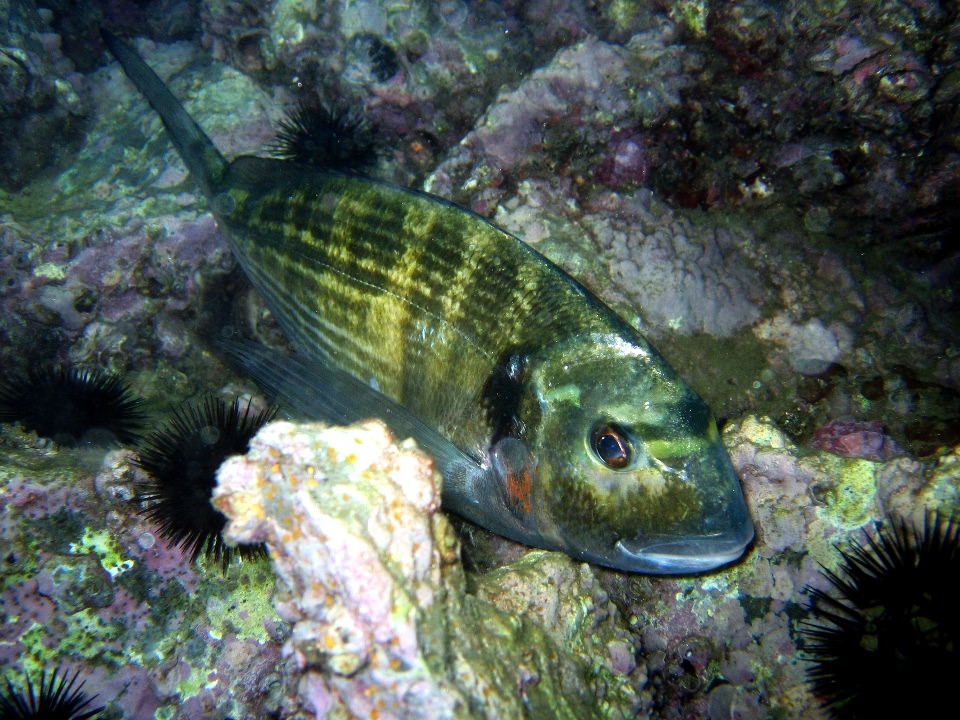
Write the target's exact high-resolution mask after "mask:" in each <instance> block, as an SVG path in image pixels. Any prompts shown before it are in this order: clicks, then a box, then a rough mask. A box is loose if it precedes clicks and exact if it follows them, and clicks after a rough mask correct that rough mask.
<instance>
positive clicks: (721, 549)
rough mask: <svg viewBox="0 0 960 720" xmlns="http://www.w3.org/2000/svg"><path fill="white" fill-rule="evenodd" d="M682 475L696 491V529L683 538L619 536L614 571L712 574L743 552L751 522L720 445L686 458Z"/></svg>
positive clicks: (750, 535)
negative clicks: (699, 506) (698, 514)
mask: <svg viewBox="0 0 960 720" xmlns="http://www.w3.org/2000/svg"><path fill="white" fill-rule="evenodd" d="M684 471H685V475H686V477H687V480H688V482H690V483H692V484H693V485H695V486H696V487H697V488H698V489H699V490H700V495H701V498H702V503H703V505H702V516H701V522H700V527H699V528H694V529H691V530H687V531H685V532H684V534H681V535H668V534H664V535H644V536H643V537H640V538H635V539H624V538H621V539H620V540H618V541H617V543H616V544H615V546H614V549H613V550H614V559H613V564H614V565H615V566H616V567H619V568H621V569H624V570H629V571H631V572H642V573H650V574H656V575H690V574H696V573H702V572H707V571H710V570H715V569H717V568H719V567H722V566H724V565H727V564H729V563H732V562H734V561H735V560H738V559H739V558H740V557H742V556H743V554H744V553H745V552H746V550H747V548H748V547H749V545H750V543H751V542H752V541H753V538H754V528H753V522H752V520H751V519H750V513H749V510H748V509H747V503H746V500H745V499H744V496H743V490H742V488H741V486H740V478H739V477H737V473H736V471H735V470H734V469H733V465H732V464H731V462H730V458H729V456H728V455H727V451H726V449H725V448H724V447H723V445H722V444H721V443H720V442H719V441H717V442H714V443H712V444H711V445H710V446H709V447H708V448H707V449H706V450H705V451H704V452H703V453H700V454H698V455H696V456H694V457H692V458H691V459H689V460H688V461H687V463H686V466H685V468H684Z"/></svg>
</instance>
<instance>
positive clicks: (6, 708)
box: [0, 670, 103, 720]
mask: <svg viewBox="0 0 960 720" xmlns="http://www.w3.org/2000/svg"><path fill="white" fill-rule="evenodd" d="M79 674H80V672H79V670H78V671H77V672H75V673H74V674H73V677H71V678H69V679H68V677H67V676H66V675H61V674H60V671H59V670H54V671H53V673H51V675H50V677H49V678H48V677H47V673H46V672H44V673H43V674H42V675H41V676H40V685H39V688H35V687H34V685H33V683H32V682H31V681H30V677H29V676H25V678H24V680H25V684H26V692H23V691H21V690H18V689H17V688H16V687H15V686H14V685H13V683H12V682H10V678H6V677H5V678H4V685H5V686H6V687H4V688H0V720H89V719H90V718H93V717H96V716H97V715H99V714H100V712H101V711H102V710H103V707H97V708H92V709H85V708H87V706H88V705H90V703H92V702H93V701H94V700H95V699H96V697H97V696H96V695H93V696H92V697H90V696H88V695H87V694H86V693H84V692H83V681H81V682H80V684H79V685H77V686H76V687H74V685H75V684H76V682H77V676H78V675H79ZM38 689H39V691H40V692H39V694H37V690H38Z"/></svg>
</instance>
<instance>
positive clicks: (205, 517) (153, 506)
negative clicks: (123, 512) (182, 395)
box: [136, 398, 275, 567]
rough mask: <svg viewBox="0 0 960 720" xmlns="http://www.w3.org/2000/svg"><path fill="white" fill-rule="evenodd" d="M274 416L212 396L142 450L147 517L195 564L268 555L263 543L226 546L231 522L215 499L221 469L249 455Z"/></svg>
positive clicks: (141, 490)
mask: <svg viewBox="0 0 960 720" xmlns="http://www.w3.org/2000/svg"><path fill="white" fill-rule="evenodd" d="M274 414H275V410H272V409H269V410H261V411H256V412H254V411H252V410H251V409H250V403H249V402H247V404H246V406H243V404H242V403H241V402H240V400H239V399H237V400H235V401H234V402H233V403H232V404H230V405H228V404H227V403H226V402H224V401H223V400H221V399H219V398H207V399H206V400H204V401H203V402H202V403H200V404H199V405H191V406H188V407H185V408H181V409H179V410H177V411H175V412H174V414H173V418H172V419H171V420H170V422H169V423H168V426H167V427H166V428H164V429H162V430H159V431H156V432H154V433H151V434H150V436H149V437H147V439H146V440H145V441H144V443H143V445H142V447H141V448H140V451H139V456H140V457H139V459H138V460H137V461H136V464H137V465H138V466H139V467H140V468H141V469H143V470H144V471H145V472H146V473H147V474H148V475H149V478H148V479H146V480H145V481H141V482H138V483H137V499H138V500H139V501H140V502H141V503H143V507H144V510H143V513H144V514H145V515H146V516H147V517H148V518H149V519H150V520H152V521H153V522H155V523H157V525H158V528H159V532H160V534H161V535H162V536H163V537H165V538H167V539H169V540H170V541H172V542H173V543H174V544H176V545H177V546H178V547H179V548H180V549H181V550H183V551H184V552H187V553H189V554H190V559H191V561H196V560H197V558H198V557H199V556H200V555H201V554H204V555H205V556H206V557H208V558H211V559H213V560H215V561H218V562H220V563H221V565H222V566H223V567H226V565H227V564H228V563H229V562H230V560H231V558H232V557H233V554H234V552H237V553H238V554H239V555H240V557H242V558H252V557H257V556H260V555H263V554H264V552H265V550H264V547H263V546H262V545H240V546H238V547H237V548H236V549H234V548H231V547H230V546H228V545H226V544H225V543H224V542H223V536H222V531H223V528H224V526H225V525H226V522H227V519H226V517H225V516H224V515H223V514H222V513H221V512H220V511H218V510H217V509H216V508H214V507H213V505H212V504H211V502H210V497H211V495H212V494H213V488H214V486H215V485H216V481H217V480H216V472H217V468H219V467H220V465H221V464H222V463H223V461H224V460H226V459H227V458H228V457H229V456H231V455H240V454H243V453H245V452H246V451H247V449H248V443H249V442H250V438H252V437H253V436H254V435H255V434H256V433H257V431H258V430H259V429H260V428H261V427H263V426H264V425H265V424H266V423H267V422H269V421H270V420H271V419H272V418H273V416H274Z"/></svg>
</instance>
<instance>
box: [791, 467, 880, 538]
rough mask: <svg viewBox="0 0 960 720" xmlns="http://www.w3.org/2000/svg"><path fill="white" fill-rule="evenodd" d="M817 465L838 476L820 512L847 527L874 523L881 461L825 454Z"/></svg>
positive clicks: (818, 470) (828, 491)
mask: <svg viewBox="0 0 960 720" xmlns="http://www.w3.org/2000/svg"><path fill="white" fill-rule="evenodd" d="M808 462H809V459H804V460H801V462H800V465H801V466H802V465H804V464H806V463H808ZM815 465H816V470H817V472H818V473H822V474H824V475H826V476H827V477H830V478H833V479H834V483H833V486H832V487H831V488H829V489H828V490H827V491H826V493H825V499H826V504H825V505H823V506H821V507H818V508H817V514H818V515H820V516H821V518H822V519H825V520H827V521H828V522H829V523H830V524H831V525H835V526H837V527H841V528H844V529H847V530H852V529H855V528H858V527H861V526H863V525H864V524H865V523H868V522H870V520H871V519H872V518H873V509H874V501H875V497H876V492H877V470H878V468H879V467H880V464H879V463H876V462H873V461H871V460H860V459H856V458H842V457H836V456H834V455H829V454H827V453H821V454H819V455H817V456H816V458H815Z"/></svg>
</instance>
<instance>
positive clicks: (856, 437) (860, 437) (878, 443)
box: [810, 419, 903, 460]
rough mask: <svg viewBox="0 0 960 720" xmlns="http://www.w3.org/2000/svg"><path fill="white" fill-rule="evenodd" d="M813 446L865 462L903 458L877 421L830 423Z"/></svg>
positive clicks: (821, 428)
mask: <svg viewBox="0 0 960 720" xmlns="http://www.w3.org/2000/svg"><path fill="white" fill-rule="evenodd" d="M810 446H811V447H814V448H817V449H818V450H826V451H827V452H831V453H834V454H836V455H841V456H843V457H853V458H863V459H864V460H889V459H890V458H892V457H894V456H896V455H902V454H903V451H902V450H901V449H900V448H899V447H898V446H897V444H896V442H894V440H893V438H891V437H890V436H889V435H887V433H886V431H885V429H884V427H883V423H881V422H880V421H878V420H871V421H863V420H850V419H841V420H831V421H830V422H828V423H827V424H826V425H824V426H822V427H820V428H818V429H817V430H816V432H814V434H813V439H812V440H811V441H810Z"/></svg>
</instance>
